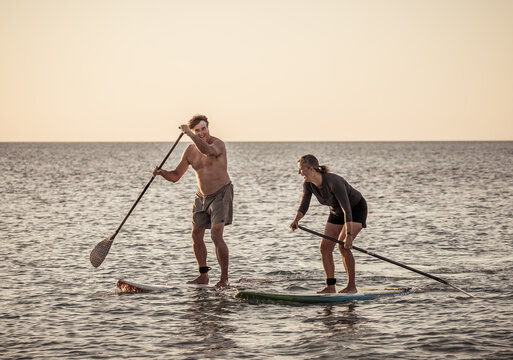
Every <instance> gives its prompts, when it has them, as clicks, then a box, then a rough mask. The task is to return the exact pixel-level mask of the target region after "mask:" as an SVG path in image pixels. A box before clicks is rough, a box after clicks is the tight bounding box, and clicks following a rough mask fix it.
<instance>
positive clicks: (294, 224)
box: [289, 220, 299, 231]
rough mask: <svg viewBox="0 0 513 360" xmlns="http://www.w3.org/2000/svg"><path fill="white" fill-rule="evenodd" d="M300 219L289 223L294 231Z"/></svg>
mask: <svg viewBox="0 0 513 360" xmlns="http://www.w3.org/2000/svg"><path fill="white" fill-rule="evenodd" d="M298 222H299V221H298V220H294V221H293V222H292V223H291V224H290V225H289V228H290V229H291V230H292V231H294V230H296V229H297V226H298Z"/></svg>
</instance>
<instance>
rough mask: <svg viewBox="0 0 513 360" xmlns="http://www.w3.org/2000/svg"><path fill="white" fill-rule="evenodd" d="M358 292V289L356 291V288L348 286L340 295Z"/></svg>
mask: <svg viewBox="0 0 513 360" xmlns="http://www.w3.org/2000/svg"><path fill="white" fill-rule="evenodd" d="M357 292H358V289H356V286H351V287H349V286H346V287H345V288H344V289H342V290H340V291H339V292H338V293H339V294H355V293H357Z"/></svg>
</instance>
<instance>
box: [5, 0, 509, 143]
mask: <svg viewBox="0 0 513 360" xmlns="http://www.w3.org/2000/svg"><path fill="white" fill-rule="evenodd" d="M196 113H201V114H205V115H207V116H208V118H209V120H210V130H211V134H212V135H214V136H217V137H220V138H221V139H223V140H225V141H403V140H406V141H410V140H411V141H418V140H428V141H431V140H513V1H511V0H502V1H501V0H481V1H476V0H374V1H372V0H353V1H348V0H332V1H329V0H319V1H313V0H312V1H305V0H254V1H247V0H224V1H223V0H219V1H217V0H204V1H195V0H191V1H185V0H183V1H178V0H176V1H173V0H167V1H164V0H83V1H79V0H0V141H174V140H175V139H176V137H177V136H178V134H179V130H178V126H179V125H180V124H182V123H186V122H187V120H188V119H189V118H190V117H191V116H192V115H194V114H196Z"/></svg>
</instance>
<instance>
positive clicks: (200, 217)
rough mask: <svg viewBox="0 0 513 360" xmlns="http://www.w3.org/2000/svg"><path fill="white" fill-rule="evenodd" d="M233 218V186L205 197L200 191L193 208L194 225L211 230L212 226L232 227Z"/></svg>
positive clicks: (225, 186)
mask: <svg viewBox="0 0 513 360" xmlns="http://www.w3.org/2000/svg"><path fill="white" fill-rule="evenodd" d="M232 217H233V185H232V183H231V182H230V183H228V184H226V185H224V186H223V187H222V188H221V189H219V190H217V191H216V192H215V193H213V194H210V195H207V196H204V195H202V194H201V193H200V192H199V191H198V192H197V193H196V197H195V198H194V205H193V207H192V225H193V226H194V227H195V228H206V229H210V227H211V226H212V224H219V223H224V224H225V225H230V224H231V223H232Z"/></svg>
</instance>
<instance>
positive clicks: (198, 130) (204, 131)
mask: <svg viewBox="0 0 513 360" xmlns="http://www.w3.org/2000/svg"><path fill="white" fill-rule="evenodd" d="M192 132H193V133H194V134H196V135H197V136H198V137H199V138H200V139H201V140H205V141H206V140H208V138H209V137H210V134H209V132H208V126H207V123H206V122H205V121H204V120H201V121H200V122H199V123H198V125H196V126H195V127H193V128H192Z"/></svg>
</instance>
